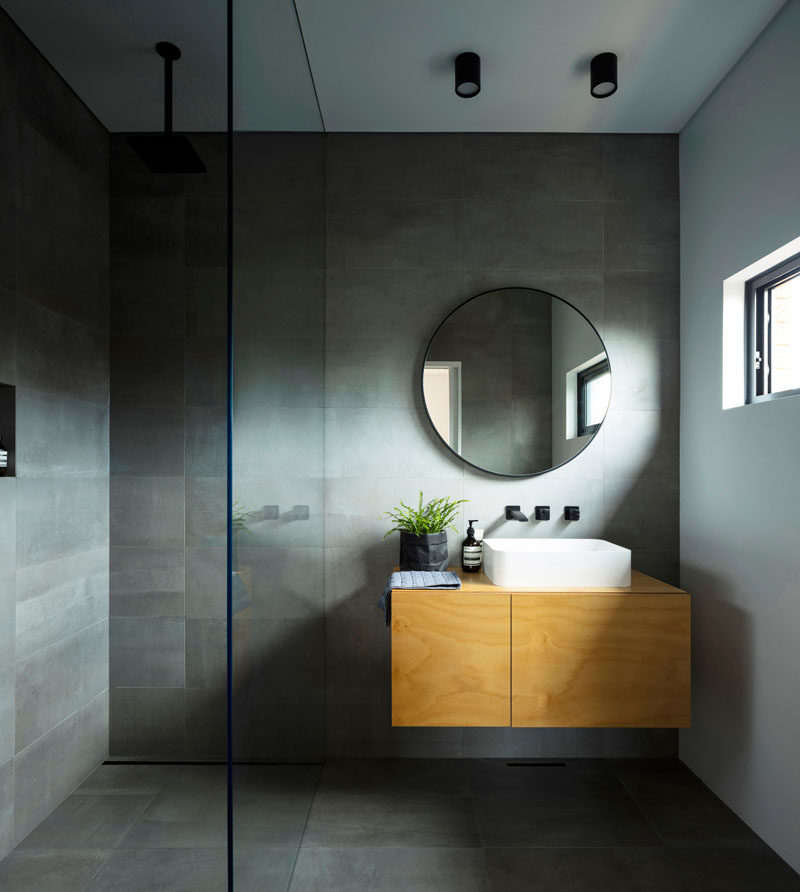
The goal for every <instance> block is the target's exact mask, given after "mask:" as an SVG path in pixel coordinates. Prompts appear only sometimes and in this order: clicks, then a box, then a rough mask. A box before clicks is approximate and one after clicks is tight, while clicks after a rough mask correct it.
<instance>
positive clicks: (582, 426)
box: [578, 359, 611, 437]
mask: <svg viewBox="0 0 800 892" xmlns="http://www.w3.org/2000/svg"><path fill="white" fill-rule="evenodd" d="M606 373H608V374H611V367H610V366H609V364H608V359H601V360H600V361H599V362H596V363H595V364H594V365H591V366H589V368H588V369H583V370H582V371H580V372H578V436H579V437H585V436H587V435H588V434H593V433H594V432H595V431H597V430H599V428H600V425H601V424H602V423H603V422H602V421H598V422H597V424H586V386H587V384H588V383H589V382H590V381H593V380H594V379H595V378H599V377H600V375H604V374H606Z"/></svg>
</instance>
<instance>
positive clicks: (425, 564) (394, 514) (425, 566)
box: [382, 490, 468, 571]
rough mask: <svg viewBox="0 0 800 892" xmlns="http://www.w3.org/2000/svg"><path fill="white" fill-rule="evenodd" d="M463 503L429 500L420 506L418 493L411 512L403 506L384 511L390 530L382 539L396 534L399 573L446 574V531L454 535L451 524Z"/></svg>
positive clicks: (447, 556) (447, 561)
mask: <svg viewBox="0 0 800 892" xmlns="http://www.w3.org/2000/svg"><path fill="white" fill-rule="evenodd" d="M466 501H468V500H467V499H457V500H456V499H448V498H440V499H432V500H431V501H430V502H428V503H427V504H423V500H422V491H421V490H420V494H419V505H418V506H417V507H416V508H412V507H410V506H409V505H406V504H405V502H400V505H399V507H395V508H392V509H391V510H390V511H386V512H385V513H384V514H383V515H382V516H383V517H388V518H389V520H391V522H392V528H391V529H390V530H389V531H388V532H387V533H386V535H385V536H384V537H383V538H384V539H385V538H386V536H391V534H392V533H400V569H401V570H439V571H442V570H446V569H447V565H448V564H449V563H450V560H449V553H448V549H447V529H448V527H449V528H450V529H451V530H453V531H455V532H458V530H456V528H455V526H453V520H454V519H455V516H456V514H457V513H458V508H459V505H462V504H463V503H464V502H466Z"/></svg>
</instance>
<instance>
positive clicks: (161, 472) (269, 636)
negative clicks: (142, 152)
mask: <svg viewBox="0 0 800 892" xmlns="http://www.w3.org/2000/svg"><path fill="white" fill-rule="evenodd" d="M193 141H194V143H195V145H196V147H197V149H198V151H199V152H200V154H201V156H202V157H203V158H204V160H205V161H206V163H207V164H208V165H209V168H210V170H209V173H208V174H207V175H206V176H195V177H191V176H187V177H185V178H184V177H153V176H152V175H150V174H148V173H147V172H146V171H145V170H144V169H143V167H142V165H141V163H140V162H139V161H138V159H137V158H136V157H135V155H133V154H132V153H131V151H130V150H129V148H128V146H127V144H126V143H125V141H124V138H123V137H121V136H120V137H116V136H115V137H113V138H112V142H111V145H112V149H111V159H112V160H111V170H112V179H111V182H112V202H111V232H112V241H111V257H112V278H111V289H112V315H111V475H112V477H111V546H112V548H111V617H112V618H111V752H112V754H113V755H117V756H128V757H131V756H138V757H143V758H179V757H180V758H187V759H194V758H222V757H224V755H225V632H226V628H225V622H226V620H225V594H226V587H225V548H224V546H225V516H226V509H225V476H224V475H225V471H226V437H225V399H226V390H225V349H226V342H225V332H226V325H227V322H226V315H225V297H226V277H225V262H226V255H225V219H226V216H225V215H226V204H225V195H226V193H225V178H224V173H225V168H224V163H225V138H224V136H222V135H213V136H203V137H193ZM235 164H236V180H235V183H236V192H235V202H234V204H235V231H234V237H235V251H236V280H235V285H236V306H235V329H234V351H235V376H234V381H235V407H236V411H235V430H234V436H235V446H234V473H235V479H236V483H235V493H234V495H235V498H236V499H237V504H238V506H239V507H240V508H241V510H243V511H246V512H249V513H250V514H252V515H253V516H251V517H249V519H248V523H247V526H248V528H247V530H246V531H242V532H241V533H240V534H239V535H238V537H237V542H236V544H237V549H236V565H237V570H238V572H239V581H241V584H242V591H243V592H244V593H245V594H246V603H245V604H244V606H243V607H242V610H241V611H240V612H239V613H238V614H237V616H236V619H235V623H236V626H235V629H234V635H235V647H236V679H235V688H236V702H235V716H236V721H237V724H236V729H235V730H236V741H237V757H239V758H248V759H249V758H252V759H288V760H303V759H319V758H321V757H322V756H323V755H324V721H325V711H324V705H323V703H324V688H325V686H324V617H323V541H322V500H323V479H322V474H323V433H324V420H323V384H324V381H323V297H324V295H323V288H324V276H323V264H324V252H323V234H324V215H323V200H324V194H323V174H324V155H323V142H322V137H321V135H319V134H296V135H295V134H237V137H236V141H235ZM137 302H138V308H137ZM269 505H275V506H277V509H278V516H277V517H276V518H275V519H272V515H271V513H270V512H269V511H265V510H264V508H265V506H269ZM303 506H307V509H308V514H307V516H306V512H305V510H304V508H303Z"/></svg>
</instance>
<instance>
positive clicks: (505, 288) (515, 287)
mask: <svg viewBox="0 0 800 892" xmlns="http://www.w3.org/2000/svg"><path fill="white" fill-rule="evenodd" d="M496 291H536V292H537V293H538V294H545V295H547V296H548V297H550V298H553V299H555V300H560V301H561V303H563V304H566V305H567V306H568V307H569V308H570V309H572V310H574V311H575V312H576V313H577V314H578V315H579V316H581V317H583V319H584V320H585V322H586V324H587V325H588V326H589V327H590V328H591V329H592V331H593V332H594V333H595V335H597V339H598V341H600V344H601V345H602V347H603V351H604V352H605V354H606V361H607V362H608V371H609V374H610V375H611V388H612V393H613V388H614V373H613V371H612V368H611V359H610V357H609V355H608V349H607V348H606V345H605V341H604V340H603V339H602V338H601V337H600V332H599V331H598V330H597V329H596V328H595V326H594V324H593V323H592V321H591V319H589V317H588V316H587V315H586V314H585V313H584V312H582V311H581V310H579V309H578V308H577V307H576V306H575V305H574V304H571V303H570V302H569V301H568V300H565V299H564V298H563V297H559V296H558V295H557V294H553V293H552V292H551V291H545V290H544V289H543V288H532V287H531V286H530V285H504V286H503V287H502V288H490V289H488V290H487V291H481V292H480V293H479V294H473V295H472V297H468V298H467V299H466V300H464V301H462V302H461V303H460V304H458V306H456V307H454V308H453V309H452V310H451V311H450V312H449V313H448V314H447V315H446V316H445V317H444V319H442V321H441V322H440V323H439V324H438V325H437V326H436V330H435V331H434V332H433V334H432V335H431V337H430V339H429V340H428V346H427V347H426V348H425V354H424V356H423V357H422V366H421V368H420V370H419V379H418V381H419V392H420V394H421V396H422V406H423V408H424V409H425V417H426V418H427V419H428V423H429V425H430V427H431V429H432V430H433V432H434V433H435V434H436V436H437V437H438V438H439V441H440V442H441V443H442V444H443V445H444V446H445V447H446V448H447V450H448V452H450V453H451V454H452V455H454V456H455V457H456V458H457V459H458V460H459V461H462V462H463V463H464V464H465V465H468V466H469V467H470V468H474V469H475V470H476V471H481V472H482V473H483V474H491V475H492V476H493V477H502V478H504V479H506V480H525V479H527V478H529V477H540V476H541V475H542V474H549V473H550V471H556V470H558V468H563V467H564V466H565V465H568V464H569V463H570V462H571V461H574V460H575V459H576V458H577V457H578V456H579V455H580V454H581V453H582V452H584V450H586V449H588V447H589V445H590V444H591V443H592V442H593V440H594V438H595V437H596V436H597V433H598V431H599V430H600V429H601V428H602V426H603V424H604V423H605V420H606V418H607V417H608V409H609V408H610V407H611V398H610V397H609V402H608V408H606V411H605V414H604V415H603V420H602V421H601V422H600V424H599V425H598V426H597V430H595V431H593V432H592V436H591V437H590V438H589V439H588V440H587V441H586V443H585V445H584V446H582V447H581V448H580V449H579V450H578V451H577V452H576V453H575V454H574V455H571V456H570V457H569V458H568V459H567V460H566V461H562V462H561V463H560V464H557V465H553V466H552V467H550V468H546V469H545V470H543V471H532V472H531V473H529V474H503V473H501V472H500V471H492V470H490V469H489V468H482V467H481V466H480V465H476V464H475V463H474V462H471V461H470V460H469V459H466V458H464V456H463V455H461V454H460V453H458V452H456V451H455V449H453V447H452V446H451V445H450V444H449V443H448V442H447V440H445V438H444V437H443V436H442V435H441V434H440V433H439V430H438V428H437V427H436V425H435V424H434V423H433V419H432V418H431V415H430V412H428V404H427V402H426V401H425V363H426V362H427V360H428V354H429V353H430V351H431V347H432V346H433V342H434V340H435V339H436V335H437V334H439V330H440V329H441V328H442V326H443V325H444V324H445V323H446V322H447V321H448V319H450V317H451V316H453V315H454V314H455V313H457V312H458V311H459V310H460V309H461V308H462V307H465V306H466V305H467V304H468V303H471V302H472V301H473V300H477V299H478V298H479V297H486V295H487V294H493V293H494V292H496Z"/></svg>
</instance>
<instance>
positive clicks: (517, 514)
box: [506, 505, 528, 523]
mask: <svg viewBox="0 0 800 892" xmlns="http://www.w3.org/2000/svg"><path fill="white" fill-rule="evenodd" d="M527 519H528V515H527V514H523V513H522V512H521V511H520V510H519V505H506V520H519V521H522V522H523V523H524V522H525V521H526V520H527Z"/></svg>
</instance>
